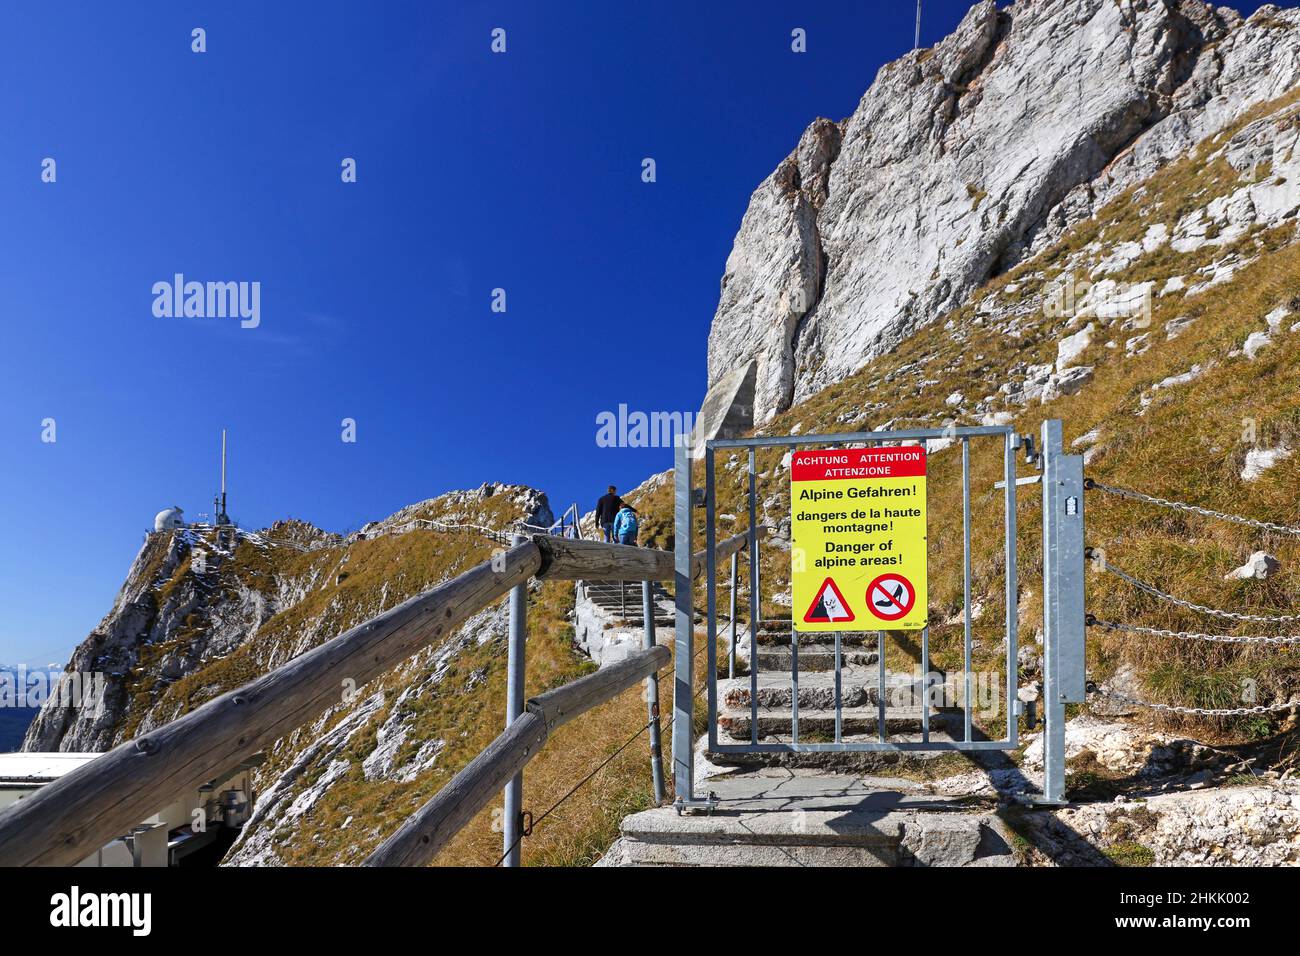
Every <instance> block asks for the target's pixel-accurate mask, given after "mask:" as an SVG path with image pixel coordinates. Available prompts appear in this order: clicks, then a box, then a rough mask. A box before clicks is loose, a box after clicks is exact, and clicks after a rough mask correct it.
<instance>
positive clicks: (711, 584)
mask: <svg viewBox="0 0 1300 956" xmlns="http://www.w3.org/2000/svg"><path fill="white" fill-rule="evenodd" d="M713 499H714V474H713V449H712V448H710V449H708V450H707V451H705V453H704V589H705V595H706V597H705V601H706V608H707V614H706V618H705V627H706V631H705V633H706V635H707V638H706V646H707V649H706V650H705V652H704V655H705V657H707V658H708V662H707V663H706V664H705V668H704V673H705V680H706V681H707V683H708V690H707V694H708V699H709V746H710V747H716V746H717V744H718V729H717V728H718V581H717V578H718V559H717V555H716V554H714V548H715V547H716V546H717V543H718V541H717V538H718V532H717V528H715V527H714V523H715V521H716V519H717V509H716V507H715V502H714V500H713Z"/></svg>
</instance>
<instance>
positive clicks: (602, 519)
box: [596, 485, 623, 541]
mask: <svg viewBox="0 0 1300 956" xmlns="http://www.w3.org/2000/svg"><path fill="white" fill-rule="evenodd" d="M622 507H623V499H622V498H620V497H619V496H618V489H617V488H615V487H614V486H613V485H610V486H609V492H608V493H607V494H604V495H602V496H601V498H600V500H599V501H597V502H596V524H598V525H600V529H601V530H602V531H603V532H604V533H605V540H606V541H613V540H614V518H615V516H616V515H617V514H618V512H619V509H620V508H622Z"/></svg>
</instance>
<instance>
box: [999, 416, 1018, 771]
mask: <svg viewBox="0 0 1300 956" xmlns="http://www.w3.org/2000/svg"><path fill="white" fill-rule="evenodd" d="M1002 480H1003V481H1005V482H1006V498H1005V508H1006V582H1007V740H1009V741H1010V742H1011V745H1012V746H1015V745H1016V744H1017V743H1018V741H1019V737H1020V724H1019V722H1018V721H1017V720H1016V700H1017V698H1016V692H1017V690H1018V689H1019V685H1020V680H1019V673H1018V671H1019V661H1020V653H1019V648H1018V647H1017V638H1018V636H1019V633H1020V586H1019V583H1018V580H1017V569H1016V442H1015V435H1013V434H1010V433H1008V434H1007V436H1006V447H1005V448H1004V461H1003V465H1002Z"/></svg>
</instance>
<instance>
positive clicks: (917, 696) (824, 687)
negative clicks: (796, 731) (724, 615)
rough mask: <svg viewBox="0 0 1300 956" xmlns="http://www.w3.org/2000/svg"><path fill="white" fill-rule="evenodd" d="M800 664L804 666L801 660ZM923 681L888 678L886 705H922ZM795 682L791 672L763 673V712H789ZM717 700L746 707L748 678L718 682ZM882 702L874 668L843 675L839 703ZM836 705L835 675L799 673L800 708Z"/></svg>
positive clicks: (904, 676)
mask: <svg viewBox="0 0 1300 956" xmlns="http://www.w3.org/2000/svg"><path fill="white" fill-rule="evenodd" d="M800 663H801V664H802V663H803V659H802V657H801V658H800ZM922 686H923V685H922V682H921V681H920V680H919V679H916V678H914V677H912V676H911V675H910V674H899V673H894V672H890V673H887V674H886V675H885V703H886V704H891V703H892V704H895V705H897V704H899V703H906V704H910V705H919V704H920V702H921V696H922V695H921V688H922ZM793 696H794V694H793V681H791V679H790V675H789V673H788V672H787V673H784V674H781V673H766V674H765V673H762V672H760V673H759V675H758V706H759V708H760V709H764V708H767V709H773V708H775V709H781V710H789V709H790V705H791V701H792V699H793ZM718 699H719V700H720V701H722V703H723V706H726V707H729V708H747V707H749V702H750V681H749V679H748V678H743V679H742V678H733V679H724V680H720V681H719V682H718ZM879 702H880V687H879V677H878V672H877V671H876V670H875V669H874V668H860V667H859V668H845V669H844V670H842V671H841V672H840V704H841V706H843V707H865V706H867V705H875V704H878V703H879ZM834 706H835V672H834V671H814V672H812V673H807V674H805V673H803V672H802V669H801V670H800V674H799V707H800V710H801V711H802V710H804V709H805V708H808V709H814V708H823V709H829V708H833V707H834Z"/></svg>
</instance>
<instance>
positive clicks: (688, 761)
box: [673, 438, 695, 803]
mask: <svg viewBox="0 0 1300 956" xmlns="http://www.w3.org/2000/svg"><path fill="white" fill-rule="evenodd" d="M690 451H691V447H690V443H689V442H688V441H687V440H686V439H685V438H679V439H678V441H677V446H676V448H675V449H674V452H673V462H674V470H675V474H674V483H673V601H674V604H675V605H676V618H677V620H676V622H675V623H676V647H675V648H674V672H673V785H674V787H675V789H676V791H677V802H678V803H683V802H690V801H693V800H694V799H695V755H694V752H693V751H694V747H695V739H694V727H692V725H691V722H692V721H693V720H694V714H693V713H692V711H693V709H694V690H693V685H694V683H695V674H694V657H695V595H694V593H693V592H692V591H691V546H692V545H691V531H692V528H691V457H690Z"/></svg>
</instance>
